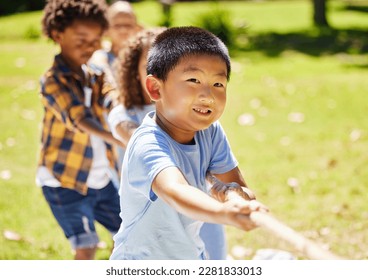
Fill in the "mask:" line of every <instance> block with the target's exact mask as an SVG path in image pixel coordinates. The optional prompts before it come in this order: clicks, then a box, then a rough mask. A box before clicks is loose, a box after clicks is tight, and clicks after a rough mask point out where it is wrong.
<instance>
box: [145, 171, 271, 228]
mask: <svg viewBox="0 0 368 280" xmlns="http://www.w3.org/2000/svg"><path fill="white" fill-rule="evenodd" d="M152 190H153V191H154V193H155V194H156V195H157V196H158V197H160V198H161V199H162V200H164V201H165V202H166V203H168V204H169V205H170V206H171V207H173V208H174V209H175V210H176V211H178V212H180V213H182V214H184V215H186V216H188V217H190V218H192V219H195V220H201V221H204V222H210V223H218V224H227V225H232V226H236V227H238V228H240V229H243V230H251V229H253V228H255V227H256V225H255V224H254V223H253V222H252V221H251V220H250V219H249V214H250V213H251V212H252V211H259V210H262V209H263V208H264V206H263V205H262V204H260V203H258V202H257V201H256V200H252V201H246V200H229V201H226V202H224V203H222V202H219V201H217V200H215V199H213V198H211V197H210V196H208V195H207V194H206V193H204V192H203V191H201V190H199V189H197V188H195V187H193V186H190V185H189V184H188V182H187V181H186V180H185V178H184V176H183V175H182V173H181V172H180V170H179V169H178V168H176V167H168V168H165V169H164V170H162V171H161V172H160V173H159V174H158V175H157V176H156V177H155V179H154V181H153V183H152Z"/></svg>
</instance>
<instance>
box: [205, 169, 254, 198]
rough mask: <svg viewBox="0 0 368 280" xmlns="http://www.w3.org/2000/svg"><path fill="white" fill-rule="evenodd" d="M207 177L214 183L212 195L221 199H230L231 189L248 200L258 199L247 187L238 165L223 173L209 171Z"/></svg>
mask: <svg viewBox="0 0 368 280" xmlns="http://www.w3.org/2000/svg"><path fill="white" fill-rule="evenodd" d="M206 179H207V180H208V181H209V182H210V183H211V184H212V188H211V195H212V197H214V198H216V199H217V200H219V201H226V200H228V192H229V191H233V192H236V193H237V194H238V195H240V196H241V197H242V198H244V199H246V200H253V199H256V196H255V195H254V193H253V192H252V191H251V190H250V189H249V188H248V187H247V185H246V183H245V181H244V178H243V176H242V174H241V172H240V170H239V168H238V167H235V168H234V169H232V170H230V171H228V172H226V173H223V174H212V173H211V172H207V174H206Z"/></svg>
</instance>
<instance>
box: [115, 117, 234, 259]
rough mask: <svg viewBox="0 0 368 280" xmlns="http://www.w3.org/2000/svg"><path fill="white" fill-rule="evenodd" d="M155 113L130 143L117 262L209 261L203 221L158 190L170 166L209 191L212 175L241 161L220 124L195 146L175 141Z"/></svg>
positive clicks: (198, 137)
mask: <svg viewBox="0 0 368 280" xmlns="http://www.w3.org/2000/svg"><path fill="white" fill-rule="evenodd" d="M153 116H154V112H151V113H149V114H148V115H147V116H146V117H145V119H144V121H143V123H142V125H141V126H140V127H139V128H138V129H137V130H136V131H135V133H134V134H133V136H132V138H131V139H130V141H129V144H128V147H127V150H126V154H125V157H124V161H123V169H122V177H121V178H122V179H121V185H120V206H121V214H120V215H121V217H122V220H123V223H122V225H121V227H120V230H119V232H118V233H117V234H116V235H115V236H114V241H115V246H114V250H113V253H112V255H111V257H110V259H112V260H116V259H147V260H148V259H151V260H158V259H175V260H178V259H184V260H189V259H203V258H204V255H205V249H204V244H203V241H202V240H201V238H200V236H199V231H200V228H201V226H202V224H203V222H201V221H197V220H193V219H191V218H188V217H187V216H185V215H183V214H180V213H179V212H177V211H176V210H175V209H174V208H172V207H171V206H169V205H168V204H166V203H165V202H164V201H163V200H161V199H160V198H159V197H157V196H156V194H155V193H154V192H153V191H152V189H151V186H152V182H153V180H154V179H155V177H156V176H157V174H158V173H159V172H161V171H162V170H164V169H165V168H167V167H172V166H174V167H177V168H179V169H180V171H181V172H182V173H183V175H184V177H185V178H186V180H187V182H188V183H189V184H190V185H192V186H194V187H197V188H199V189H201V190H202V191H204V192H207V185H206V180H205V178H206V173H207V171H212V172H213V173H215V174H222V173H225V172H228V171H230V170H232V169H233V168H235V167H236V166H237V165H238V163H237V161H236V159H235V157H234V155H233V154H232V152H231V149H230V145H229V143H228V141H227V138H226V135H225V133H224V131H223V129H222V127H221V125H220V123H219V122H216V123H214V124H212V125H211V126H210V127H209V128H207V129H205V130H202V131H198V132H197V133H196V134H195V137H194V139H195V144H193V145H183V144H180V143H178V142H176V141H175V140H173V139H172V138H171V137H170V136H169V135H168V134H167V133H166V132H164V131H163V130H162V129H161V128H160V127H159V126H158V125H157V124H156V122H155V121H154V120H153V119H152V117H153Z"/></svg>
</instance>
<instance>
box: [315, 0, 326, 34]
mask: <svg viewBox="0 0 368 280" xmlns="http://www.w3.org/2000/svg"><path fill="white" fill-rule="evenodd" d="M326 14H327V0H313V23H314V25H315V26H318V27H323V26H329V24H328V21H327V16H326Z"/></svg>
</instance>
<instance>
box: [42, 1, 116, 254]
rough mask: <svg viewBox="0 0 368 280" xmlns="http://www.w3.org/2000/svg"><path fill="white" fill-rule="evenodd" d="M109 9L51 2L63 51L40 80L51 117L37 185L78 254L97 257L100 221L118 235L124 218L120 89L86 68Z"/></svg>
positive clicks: (47, 21)
mask: <svg viewBox="0 0 368 280" xmlns="http://www.w3.org/2000/svg"><path fill="white" fill-rule="evenodd" d="M105 12H106V4H105V2H104V1H101V0H49V1H48V2H47V3H46V5H45V7H44V15H43V19H42V27H43V31H44V33H45V34H46V35H47V36H48V37H49V38H50V39H51V40H53V41H54V42H55V43H56V44H58V45H59V47H60V53H59V54H58V55H56V56H55V59H54V62H53V65H52V66H51V68H50V69H49V70H47V71H46V73H45V74H44V75H43V77H42V79H41V101H42V105H43V107H44V118H43V127H42V139H41V141H42V143H41V149H40V156H39V164H38V169H37V174H36V182H37V184H38V185H39V186H41V187H42V192H43V195H44V197H45V199H46V201H47V203H48V204H49V206H50V209H51V211H52V213H53V215H54V217H55V219H56V220H57V222H58V223H59V225H60V227H61V228H62V230H63V231H64V234H65V236H66V238H67V239H68V240H69V242H70V244H71V247H72V249H73V250H74V252H75V255H74V258H75V259H94V256H95V252H96V248H97V244H98V242H99V237H98V234H97V232H96V228H95V221H97V222H99V223H100V224H102V225H103V226H104V227H105V228H106V229H107V230H108V231H109V232H110V233H111V234H112V235H113V234H115V233H116V232H117V230H118V229H119V226H120V223H121V219H120V217H119V212H120V206H119V194H118V192H117V188H116V186H114V184H113V182H114V181H117V179H116V178H114V176H113V174H116V175H117V171H118V170H117V164H116V155H114V151H113V149H112V145H122V144H121V143H120V141H118V140H117V139H116V138H114V137H113V136H112V134H111V132H110V131H109V128H108V125H107V123H106V121H105V117H104V116H105V115H104V113H105V112H107V111H108V110H109V107H110V104H111V103H112V100H113V99H112V96H113V95H114V94H116V93H115V92H116V91H115V90H114V88H113V87H112V86H111V84H109V83H108V81H107V79H106V76H105V75H104V73H103V72H101V71H96V70H95V69H93V68H91V67H89V66H87V62H88V60H89V59H90V57H91V56H92V54H93V52H94V51H95V50H96V49H98V48H100V43H101V38H102V34H103V32H104V30H106V28H107V26H108V23H107V20H106V16H105Z"/></svg>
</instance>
